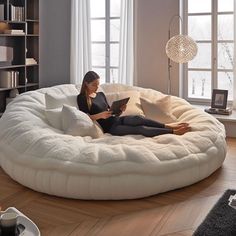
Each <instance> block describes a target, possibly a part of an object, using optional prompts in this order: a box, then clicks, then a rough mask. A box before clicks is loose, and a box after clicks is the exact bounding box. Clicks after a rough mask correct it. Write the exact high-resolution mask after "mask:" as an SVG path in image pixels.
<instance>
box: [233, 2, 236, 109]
mask: <svg viewBox="0 0 236 236" xmlns="http://www.w3.org/2000/svg"><path fill="white" fill-rule="evenodd" d="M233 69H234V72H233V73H234V75H233V78H234V90H233V91H234V92H233V94H234V100H233V108H234V109H236V3H235V2H234V68H233Z"/></svg>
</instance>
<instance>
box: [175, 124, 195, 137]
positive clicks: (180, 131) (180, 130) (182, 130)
mask: <svg viewBox="0 0 236 236" xmlns="http://www.w3.org/2000/svg"><path fill="white" fill-rule="evenodd" d="M189 131H191V127H189V126H183V127H180V128H178V129H173V134H177V135H182V134H185V133H187V132H189Z"/></svg>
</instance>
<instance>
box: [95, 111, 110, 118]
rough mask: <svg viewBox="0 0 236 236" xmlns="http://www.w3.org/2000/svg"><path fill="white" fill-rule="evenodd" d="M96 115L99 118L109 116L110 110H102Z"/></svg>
mask: <svg viewBox="0 0 236 236" xmlns="http://www.w3.org/2000/svg"><path fill="white" fill-rule="evenodd" d="M98 115H99V119H107V118H109V117H110V116H112V112H111V111H103V112H101V113H99V114H98Z"/></svg>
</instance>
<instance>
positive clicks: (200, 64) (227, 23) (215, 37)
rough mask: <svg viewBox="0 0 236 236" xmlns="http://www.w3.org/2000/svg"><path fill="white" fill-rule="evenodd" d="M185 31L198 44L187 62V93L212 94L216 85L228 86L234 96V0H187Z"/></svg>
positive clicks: (201, 98) (199, 97)
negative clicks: (192, 56) (195, 52)
mask: <svg viewBox="0 0 236 236" xmlns="http://www.w3.org/2000/svg"><path fill="white" fill-rule="evenodd" d="M183 6H184V13H185V15H184V19H185V31H186V32H187V33H188V35H189V36H190V37H192V38H193V39H194V40H195V41H196V42H197V45H198V54H197V56H196V57H195V58H194V59H193V60H192V61H190V62H189V63H188V64H187V65H186V66H184V77H185V83H184V85H185V87H184V91H185V97H186V98H187V99H188V100H190V101H191V100H192V101H204V100H205V101H206V100H208V99H210V98H211V93H212V89H213V88H218V89H227V90H228V91H229V94H228V98H229V99H230V100H232V99H233V83H234V82H235V81H234V77H233V57H234V55H233V54H234V9H235V6H234V0H197V1H196V0H184V5H183Z"/></svg>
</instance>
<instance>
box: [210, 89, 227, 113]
mask: <svg viewBox="0 0 236 236" xmlns="http://www.w3.org/2000/svg"><path fill="white" fill-rule="evenodd" d="M227 98H228V90H222V89H213V92H212V99H211V107H210V108H206V109H205V112H207V113H210V114H218V115H230V114H232V108H226V107H227Z"/></svg>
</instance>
